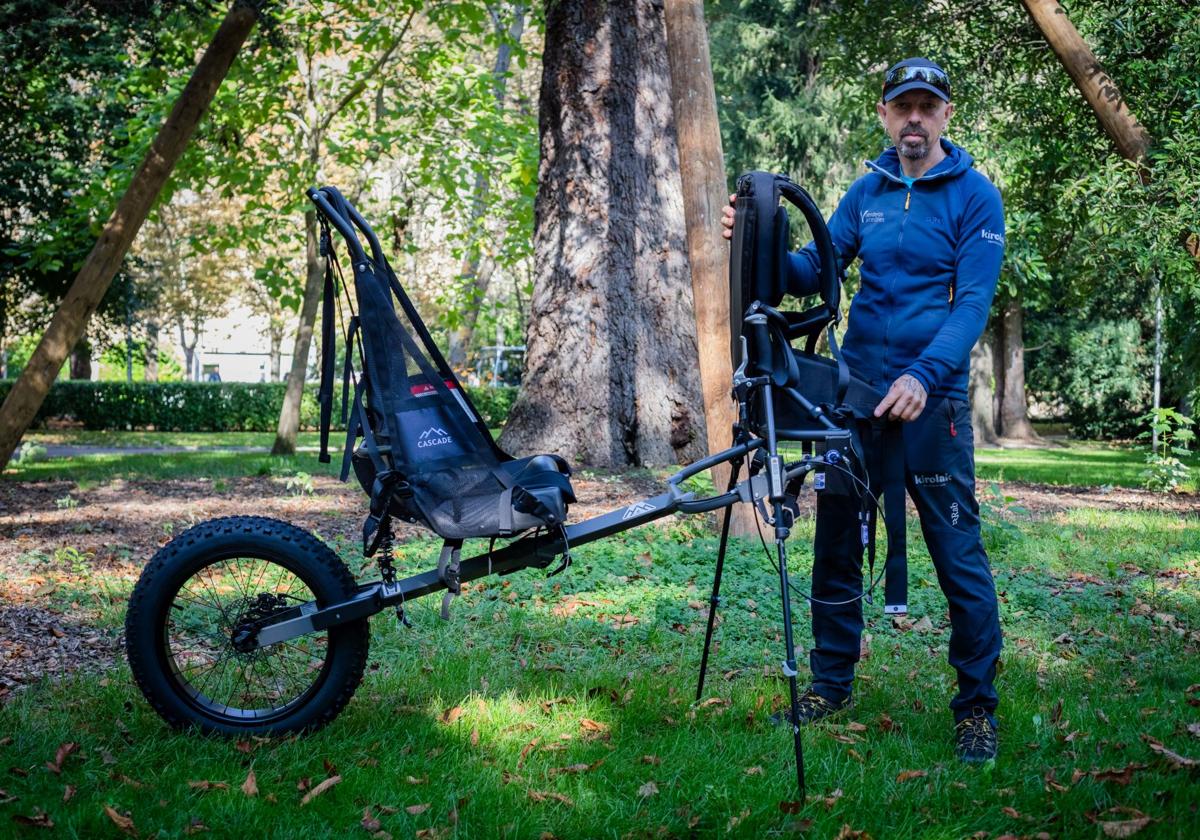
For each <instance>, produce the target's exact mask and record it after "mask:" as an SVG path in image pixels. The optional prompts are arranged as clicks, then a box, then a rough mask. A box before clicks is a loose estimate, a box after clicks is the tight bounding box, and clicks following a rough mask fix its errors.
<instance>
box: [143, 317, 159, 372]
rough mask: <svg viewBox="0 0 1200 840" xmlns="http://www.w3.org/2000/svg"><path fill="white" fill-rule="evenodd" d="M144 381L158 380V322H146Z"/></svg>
mask: <svg viewBox="0 0 1200 840" xmlns="http://www.w3.org/2000/svg"><path fill="white" fill-rule="evenodd" d="M145 381H146V382H157V381H158V324H156V323H154V322H153V321H151V322H150V323H148V324H146V373H145Z"/></svg>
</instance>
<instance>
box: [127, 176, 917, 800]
mask: <svg viewBox="0 0 1200 840" xmlns="http://www.w3.org/2000/svg"><path fill="white" fill-rule="evenodd" d="M309 198H310V199H311V200H312V201H313V203H314V204H315V206H316V208H317V210H318V214H319V217H320V220H321V223H322V225H321V226H322V241H321V249H322V252H323V253H324V254H325V255H326V256H327V257H328V259H327V264H328V266H329V268H328V270H327V273H326V285H325V294H324V311H323V341H322V350H323V354H324V355H323V359H322V375H321V389H320V405H321V428H322V435H321V458H322V460H328V454H327V447H328V439H329V429H330V427H331V418H332V413H333V395H334V390H335V388H334V366H335V365H334V347H335V343H336V336H335V329H336V325H337V324H338V323H339V319H338V317H337V305H336V304H337V301H338V300H339V299H343V300H342V310H343V311H342V314H343V317H342V318H341V320H340V325H341V327H342V332H343V336H342V337H343V339H344V346H345V348H346V363H345V367H344V372H343V385H342V413H343V420H344V421H345V424H346V428H347V439H346V445H345V451H344V454H343V462H342V471H341V476H342V480H346V479H347V478H348V476H349V473H350V472H351V471H353V472H354V473H355V476H356V478H357V479H358V480H359V482H360V483H361V484H362V486H363V488H364V489H365V490H366V491H367V493H368V495H369V497H370V513H369V515H368V516H367V518H366V522H365V523H364V527H363V548H364V554H365V555H366V556H376V557H377V558H378V563H379V567H380V572H381V576H380V578H379V579H378V580H373V581H369V582H365V583H358V582H356V581H355V580H354V578H353V576H352V575H351V574H350V572H349V571H348V570H347V568H346V566H345V564H344V563H343V562H342V560H341V558H339V557H338V556H337V555H336V554H335V553H334V552H333V551H332V550H331V549H330V548H329V547H328V546H326V545H325V544H324V543H322V542H320V541H319V540H317V539H316V538H315V537H313V536H312V535H311V534H309V533H307V532H305V531H303V530H302V529H299V528H296V527H294V526H292V525H289V524H287V523H283V522H279V521H276V520H268V519H262V518H257V517H235V518H226V519H219V520H212V521H209V522H205V523H201V524H200V525H197V526H195V527H194V528H192V529H189V530H188V531H186V532H184V533H182V534H180V535H179V536H177V537H176V538H175V539H173V540H172V541H171V542H170V543H169V544H168V545H166V546H164V547H163V549H161V550H160V551H159V552H158V554H156V555H155V557H154V558H153V559H152V560H151V561H150V563H149V564H148V565H147V567H146V569H145V571H144V572H143V575H142V577H141V579H140V580H139V581H138V584H137V586H136V587H135V590H134V592H133V595H132V597H131V599H130V605H129V610H128V613H127V616H126V645H127V652H128V656H129V660H130V664H131V666H132V670H133V675H134V677H135V679H136V681H137V683H138V685H139V687H140V688H141V690H142V692H143V693H144V694H145V696H146V697H147V699H148V700H149V701H150V702H151V704H152V705H153V706H154V708H155V710H156V711H157V712H158V713H159V714H160V715H161V716H162V717H163V718H164V719H165V720H167V721H168V722H169V723H170V724H172V725H174V726H179V727H184V726H196V727H199V728H200V729H202V730H205V731H209V732H217V733H222V734H227V735H230V734H232V735H244V734H246V733H250V732H258V733H281V732H294V731H304V730H310V729H313V728H316V727H319V726H322V725H324V724H326V723H328V722H329V721H331V720H332V719H333V718H334V717H336V715H337V714H338V713H339V712H340V711H341V709H342V708H343V707H344V706H345V704H346V703H347V702H348V701H349V699H350V697H351V695H352V694H353V692H354V690H355V688H356V687H357V686H358V684H359V682H360V680H361V677H362V673H363V668H364V665H365V661H366V650H367V639H368V634H367V625H366V619H367V618H368V617H370V616H372V615H375V614H376V613H379V612H382V611H384V610H389V609H394V610H395V611H396V614H397V616H398V618H399V619H400V621H401V622H403V623H405V624H408V620H407V617H406V614H405V609H406V605H407V604H408V603H409V602H410V601H412V600H413V599H415V598H419V597H421V596H424V595H428V594H431V593H443V604H442V614H443V617H448V616H449V610H450V605H451V601H452V598H453V597H454V596H455V595H456V594H458V593H459V592H460V589H461V586H462V584H463V583H465V582H468V581H473V580H477V579H479V578H483V577H486V576H489V575H507V574H510V573H512V572H516V571H519V570H521V569H529V568H535V569H548V568H549V567H551V566H552V565H553V566H554V567H555V568H554V569H553V570H551V572H550V573H551V574H556V573H558V572H561V571H563V570H564V569H566V568H567V567H568V566H569V565H570V562H571V559H570V558H571V551H572V549H574V548H577V547H579V546H582V545H585V544H587V543H590V542H594V541H596V540H599V539H603V538H604V537H608V536H611V535H613V534H616V533H619V532H622V531H626V530H629V529H631V528H636V527H638V526H640V525H643V524H646V523H648V522H652V521H654V520H656V519H661V518H663V517H665V516H669V515H672V514H675V513H683V514H697V513H707V512H712V511H722V510H723V511H724V512H725V513H724V518H723V522H722V528H721V539H720V543H719V548H718V553H717V557H716V563H715V568H714V576H713V587H712V594H711V598H710V604H711V606H710V609H709V613H708V626H707V630H706V634H705V641H704V649H703V654H702V658H701V664H700V674H699V679H698V685H697V700H699V699H700V697H701V695H702V694H703V689H704V676H705V672H706V670H707V667H708V659H709V650H710V645H711V642H712V635H713V627H714V619H715V616H716V611H717V608H718V606H719V603H720V585H721V577H722V574H723V570H724V563H725V556H726V549H727V546H728V538H729V526H730V510H731V508H732V507H733V505H736V504H749V505H752V506H753V507H754V508H755V510H756V511H757V515H758V516H759V517H760V518H761V519H762V521H763V522H765V523H766V525H767V526H768V527H769V528H770V529H771V532H772V534H773V537H774V548H775V552H774V553H775V558H774V559H775V561H776V563H777V568H778V574H779V592H780V601H781V608H782V619H783V631H784V633H783V636H784V638H783V642H784V650H783V661H782V666H781V667H782V670H783V673H784V675H785V676H786V678H787V680H788V685H789V692H790V713H789V718H788V721H789V722H790V723H791V730H792V736H793V747H794V751H795V760H796V773H797V782H798V785H799V786H800V788H801V791H803V787H804V759H803V752H802V745H801V736H800V727H799V726H798V725H796V723H795V721H796V719H797V717H796V715H797V702H798V687H797V677H798V673H799V667H798V665H797V662H796V655H795V644H794V640H793V635H792V595H791V591H792V589H793V587H792V584H791V582H790V579H789V574H788V555H787V540H788V538H789V536H790V534H791V530H792V524H793V521H794V516H795V514H796V508H795V504H794V503H795V498H796V494H797V493H798V491H799V488H800V486H801V484H802V483H803V481H804V480H805V478H806V476H808V475H809V474H810V473H815V474H816V475H817V477H818V478H817V480H816V482H815V483H816V484H817V486H818V487H823V486H825V483H826V482H829V483H835V482H841V484H842V485H843V486H844V487H846V488H848V490H849V492H852V493H854V494H855V495H857V496H858V497H859V498H860V499H861V514H860V520H861V531H862V543H863V547H864V550H865V551H866V553H867V555H868V558H869V561H870V565H871V574H870V575H869V576H868V581H869V584H868V585H867V586H866V587H865V589H864V593H863V596H862V597H864V598H865V599H867V600H870V599H871V595H872V592H873V590H874V588H875V585H876V584H877V583H878V582H879V580H880V578H882V577H883V576H884V573H883V572H882V571H881V572H880V573H879V575H878V576H876V574H875V570H874V565H875V564H874V557H875V530H876V529H875V523H876V518H877V514H878V511H879V510H880V509H881V506H880V504H879V501H878V497H879V495H880V493H881V491H882V494H883V497H884V501H885V502H886V508H885V509H884V518H885V525H886V527H887V530H888V553H887V563H886V564H885V569H886V587H885V594H886V606H885V609H886V610H887V611H889V612H903V611H905V610H906V606H905V600H906V588H905V587H906V578H905V561H904V521H903V515H904V514H903V500H904V490H903V461H902V455H901V454H900V453H901V452H902V446H901V445H900V440H899V437H898V426H897V424H895V423H890V422H887V421H881V420H877V419H876V418H874V417H873V416H872V413H871V411H872V409H873V407H874V406H875V405H876V404H877V403H878V401H879V400H880V399H881V398H882V394H880V393H879V392H878V391H877V390H875V389H872V388H870V387H869V386H868V385H867V384H866V383H863V382H861V381H859V380H857V379H856V378H855V377H853V376H852V375H851V374H850V372H849V370H848V368H847V366H846V364H845V362H844V360H843V359H842V358H841V354H840V352H839V350H838V345H837V342H836V338H835V333H834V326H835V325H836V324H837V323H838V320H839V302H840V289H841V280H842V271H841V266H840V265H839V263H838V259H837V254H836V253H835V251H834V247H833V244H832V242H831V240H830V237H829V232H828V230H827V229H826V227H825V223H824V220H823V218H822V217H821V214H820V212H819V210H818V209H817V207H816V205H815V204H814V203H813V201H812V199H811V198H810V197H809V196H808V194H807V193H805V192H804V190H803V189H801V188H800V187H798V186H797V185H795V184H794V183H792V182H791V181H790V180H788V179H787V178H785V177H782V176H776V175H770V174H768V173H761V172H757V173H749V174H747V175H744V176H743V177H742V178H741V179H740V180H739V185H738V199H737V208H738V213H737V223H736V226H735V230H734V235H733V240H732V246H731V260H730V310H731V326H730V335H731V359H732V361H733V364H734V365H736V370H734V373H733V377H732V388H731V398H732V399H733V400H735V401H736V404H737V418H738V419H737V422H736V424H735V425H734V428H733V444H732V445H731V446H730V447H729V448H727V449H725V450H723V451H720V452H717V453H715V454H713V455H711V456H709V457H707V458H704V459H702V460H700V461H697V462H695V463H693V464H690V465H689V466H687V467H685V468H684V469H682V470H680V471H679V472H677V473H675V474H674V475H673V476H671V477H670V478H669V479H667V481H666V487H665V490H664V491H663V492H662V493H659V494H658V495H655V496H652V497H649V498H646V499H642V500H639V501H636V502H634V503H633V504H629V505H626V506H623V507H621V508H619V509H616V510H612V511H610V512H608V513H605V514H602V515H600V516H596V517H593V518H591V519H587V520H584V521H582V522H577V523H571V522H569V521H568V516H567V508H568V505H569V503H570V502H573V501H574V492H573V490H572V488H571V485H570V468H569V467H568V465H567V464H566V462H565V461H563V460H562V459H561V458H559V457H557V456H554V455H539V456H534V457H531V458H512V457H511V456H509V455H508V454H507V453H504V452H503V451H502V450H500V448H499V447H498V446H497V445H496V443H495V442H494V441H493V440H492V438H491V435H490V433H489V432H488V430H487V427H486V425H485V424H484V423H483V421H482V419H481V417H480V415H479V413H478V412H477V411H476V410H475V408H474V406H473V405H472V404H471V402H470V399H469V397H468V396H467V394H466V392H465V390H464V389H463V388H462V387H461V385H460V384H459V383H458V381H457V379H456V378H455V376H454V373H453V371H452V370H451V369H450V367H449V365H448V364H447V363H446V361H445V359H444V358H443V357H442V355H441V353H440V351H439V350H438V348H437V346H436V344H435V343H434V341H433V339H432V337H431V336H430V334H429V331H428V330H427V329H426V328H425V325H424V324H423V323H422V321H421V319H420V317H419V315H418V314H417V312H416V309H415V308H414V307H413V305H412V302H411V300H410V299H409V298H408V296H407V295H406V293H405V292H404V289H403V287H402V286H401V284H400V282H399V280H398V278H397V277H396V275H395V273H394V272H393V271H392V268H391V266H390V264H389V263H388V261H387V259H386V257H385V256H384V253H383V249H382V246H381V245H380V242H379V239H378V237H377V236H376V234H375V232H374V231H373V230H372V228H371V226H370V225H369V224H368V223H367V222H366V220H365V219H364V218H363V217H362V216H361V215H360V214H359V213H358V211H357V210H356V209H355V208H354V207H353V206H352V205H351V204H350V202H348V201H347V200H346V199H345V198H344V197H342V196H341V194H340V193H339V192H338V191H337V190H336V189H335V188H332V187H325V188H322V189H313V190H310V191H309ZM781 202H786V203H788V204H791V205H793V206H794V207H796V208H798V209H799V210H800V212H801V213H802V215H803V216H804V218H805V220H806V221H807V223H808V226H809V228H810V230H811V232H812V235H813V243H814V247H815V249H816V253H817V256H818V258H819V265H820V290H819V295H818V296H819V301H818V302H817V303H816V305H814V306H813V307H811V308H809V309H807V310H805V311H802V312H783V311H780V310H779V309H778V308H777V307H778V306H779V305H780V303H781V302H782V300H783V298H784V296H785V293H786V287H785V286H786V284H785V279H784V278H785V276H786V271H785V261H786V259H787V256H786V249H787V242H788V228H789V222H788V214H787V211H786V210H785V209H784V206H783V205H782V204H781ZM335 232H336V234H339V235H340V238H341V239H342V240H343V242H344V244H345V247H346V253H347V256H348V258H349V260H350V262H351V264H352V266H353V271H354V281H353V289H354V291H355V297H356V299H357V307H355V305H354V300H352V299H351V296H350V289H351V286H350V285H349V284H347V283H346V282H345V279H344V277H342V276H341V274H340V268H338V263H337V260H336V254H335V247H334V243H335V240H334V237H333V234H334V233H335ZM364 239H365V241H366V243H367V247H366V248H364V247H363V243H362V240H364ZM397 307H398V308H397ZM356 309H357V312H356V311H355V310H356ZM822 335H824V336H826V338H827V342H828V348H829V350H830V353H831V357H826V356H823V355H819V354H817V353H816V352H815V351H816V346H817V342H818V339H819V338H820V337H821V336H822ZM800 340H803V341H804V347H803V349H793V347H792V344H793V342H799V341H800ZM355 355H357V358H358V360H359V365H358V366H357V367H356V366H355V365H354V364H353V358H354V356H355ZM731 367H732V366H731ZM796 444H799V451H795V448H796ZM781 445H787V446H788V448H789V449H790V450H791V452H790V454H789V453H788V452H785V451H782V449H781ZM898 456H899V458H900V459H901V460H899V461H898ZM719 464H729V465H730V466H731V471H730V479H729V483H728V485H727V486H726V487H725V488H724V490H723V492H718V493H715V494H714V495H711V496H705V497H697V495H696V494H695V493H694V492H692V491H689V490H687V489H685V482H687V480H688V479H689V478H691V477H693V476H696V475H698V474H699V473H702V472H704V471H707V470H709V469H711V468H712V467H714V466H716V465H719ZM397 518H399V519H404V520H408V521H411V522H416V523H418V524H420V525H422V526H425V527H427V528H429V529H430V530H432V531H433V532H435V533H437V534H438V535H439V536H441V537H442V538H443V540H444V545H443V548H442V550H441V552H440V555H439V557H438V561H437V564H436V567H434V568H431V569H429V570H428V571H425V572H422V573H420V574H415V575H412V576H410V577H405V578H398V577H397V574H396V569H395V567H394V565H393V528H392V521H393V520H394V519H397ZM473 538H484V539H487V540H488V541H489V542H488V548H487V550H486V551H483V552H481V553H478V554H476V555H474V556H471V557H467V558H465V559H463V558H462V557H461V550H462V546H463V544H464V541H465V540H467V539H473ZM497 540H507V542H505V543H504V544H503V545H499V546H498V545H497V544H496V542H497ZM805 597H808V596H807V595H806V596H805ZM275 660H278V666H277V667H276V666H274V665H272V663H273V662H274V661H275Z"/></svg>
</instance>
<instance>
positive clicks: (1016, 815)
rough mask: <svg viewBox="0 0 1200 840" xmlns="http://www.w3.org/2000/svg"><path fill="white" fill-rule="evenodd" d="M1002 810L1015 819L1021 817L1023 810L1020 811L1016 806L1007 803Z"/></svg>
mask: <svg viewBox="0 0 1200 840" xmlns="http://www.w3.org/2000/svg"><path fill="white" fill-rule="evenodd" d="M1000 810H1001V811H1003V812H1004V814H1005V816H1009V817H1012V818H1013V819H1014V820H1019V819H1021V812H1020V811H1018V810H1017V809H1016V808H1014V807H1012V806H1011V805H1005V806H1004V807H1003V808H1001V809H1000Z"/></svg>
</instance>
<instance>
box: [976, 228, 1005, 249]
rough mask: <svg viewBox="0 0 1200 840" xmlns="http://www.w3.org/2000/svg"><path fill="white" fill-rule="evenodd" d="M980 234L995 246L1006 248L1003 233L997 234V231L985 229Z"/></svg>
mask: <svg viewBox="0 0 1200 840" xmlns="http://www.w3.org/2000/svg"><path fill="white" fill-rule="evenodd" d="M979 233H980V235H981V236H983V238H984V239H986V240H987V241H988V242H991V243H992V244H993V245H999V246H1001V247H1003V246H1004V234H1003V233H996V232H995V231H993V230H988V229H987V228H984V229H983V230H981V231H980V232H979Z"/></svg>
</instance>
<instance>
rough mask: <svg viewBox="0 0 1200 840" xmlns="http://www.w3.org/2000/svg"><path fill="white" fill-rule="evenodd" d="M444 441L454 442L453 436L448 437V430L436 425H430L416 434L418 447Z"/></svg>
mask: <svg viewBox="0 0 1200 840" xmlns="http://www.w3.org/2000/svg"><path fill="white" fill-rule="evenodd" d="M444 443H454V438H452V437H450V434H449V432H447V431H446V430H445V429H439V428H438V427H437V426H430V427H429V428H428V429H426V430H425V431H423V432H421V434H420V435H418V436H417V448H419V449H428V448H429V447H431V446H441V445H442V444H444Z"/></svg>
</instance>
